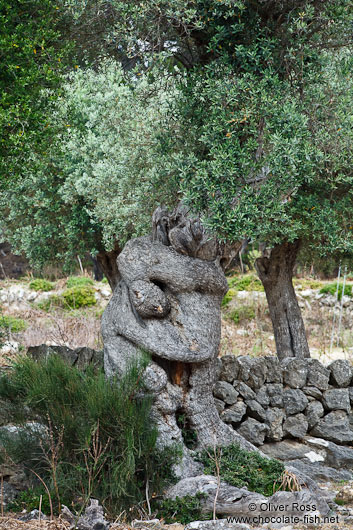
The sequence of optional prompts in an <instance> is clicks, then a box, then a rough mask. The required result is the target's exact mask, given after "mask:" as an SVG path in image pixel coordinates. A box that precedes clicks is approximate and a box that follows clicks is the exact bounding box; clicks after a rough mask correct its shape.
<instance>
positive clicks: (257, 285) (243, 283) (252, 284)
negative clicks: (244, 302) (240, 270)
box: [228, 274, 264, 291]
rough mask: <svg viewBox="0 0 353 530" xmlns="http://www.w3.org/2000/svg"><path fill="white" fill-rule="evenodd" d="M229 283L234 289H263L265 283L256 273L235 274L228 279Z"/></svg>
mask: <svg viewBox="0 0 353 530" xmlns="http://www.w3.org/2000/svg"><path fill="white" fill-rule="evenodd" d="M228 285H229V287H230V288H231V289H233V290H234V291H263V290H264V288H263V285H262V283H261V281H260V280H259V278H258V277H257V276H255V275H254V274H246V275H244V276H234V277H233V278H229V279H228Z"/></svg>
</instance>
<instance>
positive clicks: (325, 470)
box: [286, 458, 352, 482]
mask: <svg viewBox="0 0 353 530" xmlns="http://www.w3.org/2000/svg"><path fill="white" fill-rule="evenodd" d="M286 465H288V466H293V467H295V468H296V469H299V471H301V472H302V473H305V474H306V475H309V477H311V478H312V479H314V480H317V481H319V482H322V481H333V482H339V481H341V480H351V479H352V473H351V472H350V471H347V470H344V469H343V470H341V469H335V468H333V467H329V466H325V465H323V464H322V463H321V462H310V461H309V460H308V459H306V458H304V459H303V460H288V461H287V462H286Z"/></svg>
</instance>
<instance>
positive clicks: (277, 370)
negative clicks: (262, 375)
mask: <svg viewBox="0 0 353 530" xmlns="http://www.w3.org/2000/svg"><path fill="white" fill-rule="evenodd" d="M264 359H265V360H266V365H267V374H266V382H267V383H282V381H283V374H282V368H281V364H280V362H279V360H278V358H277V357H264Z"/></svg>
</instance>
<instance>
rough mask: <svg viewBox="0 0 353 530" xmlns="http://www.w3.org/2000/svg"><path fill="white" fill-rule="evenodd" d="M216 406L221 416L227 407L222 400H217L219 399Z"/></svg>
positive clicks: (215, 402)
mask: <svg viewBox="0 0 353 530" xmlns="http://www.w3.org/2000/svg"><path fill="white" fill-rule="evenodd" d="M214 404H215V405H216V409H217V411H218V413H219V414H220V413H221V412H222V410H224V408H225V406H226V404H225V403H224V401H222V400H221V399H217V398H215V400H214Z"/></svg>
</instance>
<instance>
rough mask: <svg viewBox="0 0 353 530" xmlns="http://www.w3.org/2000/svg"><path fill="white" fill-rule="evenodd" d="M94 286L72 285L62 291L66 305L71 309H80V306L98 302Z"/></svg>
mask: <svg viewBox="0 0 353 530" xmlns="http://www.w3.org/2000/svg"><path fill="white" fill-rule="evenodd" d="M94 293H95V291H94V289H93V288H92V287H86V286H81V287H79V286H77V287H70V288H69V289H66V290H65V291H64V292H63V293H62V295H61V296H62V299H63V301H64V304H63V305H64V307H66V308H69V309H78V308H79V307H87V306H92V305H95V304H96V303H97V301H96V298H95V296H94Z"/></svg>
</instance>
